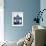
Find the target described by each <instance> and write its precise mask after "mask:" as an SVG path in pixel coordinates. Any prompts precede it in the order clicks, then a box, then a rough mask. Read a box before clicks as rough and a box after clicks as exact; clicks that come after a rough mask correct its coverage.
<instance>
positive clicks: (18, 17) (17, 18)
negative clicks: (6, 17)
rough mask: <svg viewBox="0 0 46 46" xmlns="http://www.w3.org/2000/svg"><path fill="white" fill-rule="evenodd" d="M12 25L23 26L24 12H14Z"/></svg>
mask: <svg viewBox="0 0 46 46" xmlns="http://www.w3.org/2000/svg"><path fill="white" fill-rule="evenodd" d="M12 26H23V12H12Z"/></svg>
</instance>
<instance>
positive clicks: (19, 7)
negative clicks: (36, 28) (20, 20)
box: [4, 0, 40, 41]
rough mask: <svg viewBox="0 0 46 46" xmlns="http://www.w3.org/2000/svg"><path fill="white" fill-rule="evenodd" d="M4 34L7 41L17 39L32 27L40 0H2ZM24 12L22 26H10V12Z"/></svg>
mask: <svg viewBox="0 0 46 46" xmlns="http://www.w3.org/2000/svg"><path fill="white" fill-rule="evenodd" d="M4 2H5V3H4V32H5V33H4V35H5V40H7V41H18V40H19V39H20V38H22V37H24V36H25V35H26V34H27V33H28V32H29V31H30V30H31V28H32V21H33V18H34V17H36V14H35V13H36V12H38V11H39V9H40V0H4ZM17 11H19V12H20V11H21V12H24V25H23V27H13V26H12V12H17Z"/></svg>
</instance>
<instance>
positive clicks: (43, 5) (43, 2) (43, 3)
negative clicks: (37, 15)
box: [40, 0, 46, 27]
mask: <svg viewBox="0 0 46 46" xmlns="http://www.w3.org/2000/svg"><path fill="white" fill-rule="evenodd" d="M40 9H41V11H42V10H43V9H46V0H40ZM42 17H43V22H42V21H40V25H42V26H45V27H46V20H45V19H46V10H45V11H44V12H43V15H42Z"/></svg>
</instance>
